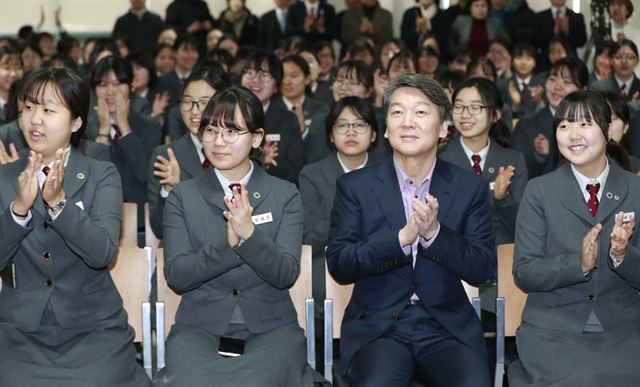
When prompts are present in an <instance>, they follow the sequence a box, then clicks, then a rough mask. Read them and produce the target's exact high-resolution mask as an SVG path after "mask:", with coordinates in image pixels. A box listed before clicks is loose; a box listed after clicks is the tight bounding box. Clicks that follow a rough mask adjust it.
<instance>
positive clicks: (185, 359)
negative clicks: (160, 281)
mask: <svg viewBox="0 0 640 387" xmlns="http://www.w3.org/2000/svg"><path fill="white" fill-rule="evenodd" d="M263 119H264V112H263V107H262V103H261V102H260V100H259V99H258V98H257V97H256V96H255V94H254V93H252V92H251V91H250V90H248V89H246V88H244V87H242V86H234V87H231V88H228V89H226V90H223V91H221V92H218V93H217V94H216V95H214V96H213V98H212V99H211V100H210V102H209V104H208V105H207V107H206V108H205V111H204V112H203V114H202V120H201V123H200V129H199V131H198V135H199V136H200V139H201V141H202V142H203V149H204V152H205V156H206V157H207V159H208V160H209V161H210V162H211V165H212V167H213V168H209V169H207V171H206V172H205V173H203V174H202V175H200V177H198V178H195V179H191V180H188V181H186V182H184V183H181V184H179V185H178V186H176V187H175V188H174V189H173V190H172V191H171V193H170V195H169V198H168V199H167V202H166V204H165V209H164V226H163V227H164V242H165V256H166V260H165V266H164V271H165V275H166V278H167V282H168V283H169V285H170V286H171V287H172V288H173V289H175V290H176V291H177V292H178V293H181V294H182V301H181V304H180V307H179V309H178V313H177V315H176V323H175V325H173V327H172V328H171V332H170V334H169V338H168V340H167V358H166V364H167V367H166V368H165V369H164V372H163V373H162V374H161V375H160V377H159V379H158V381H157V385H158V386H212V385H213V386H301V385H303V370H304V365H305V339H304V333H303V331H302V329H301V328H300V327H299V326H298V322H297V317H296V311H295V309H294V307H293V304H292V302H291V298H290V297H289V291H288V288H289V287H290V286H291V285H292V284H293V282H294V281H295V280H296V278H297V277H298V275H299V273H300V249H301V244H302V222H303V219H302V218H303V213H302V202H301V200H300V195H299V193H298V191H297V189H296V188H295V186H294V185H293V184H291V183H289V182H286V181H284V180H281V179H278V178H275V177H273V176H270V175H268V174H267V173H266V172H265V171H264V169H262V168H260V167H259V165H258V164H256V163H255V162H253V161H251V159H250V157H249V155H250V153H251V150H252V149H256V148H258V147H259V146H260V144H261V142H262V141H263V138H264V129H263V127H262V126H263ZM227 338H231V339H235V340H236V341H240V342H243V343H244V353H243V354H242V355H240V356H238V357H234V358H223V357H221V356H220V355H219V354H218V349H219V348H220V342H221V341H222V342H224V341H226V340H227ZM222 348H223V349H224V346H223V347H222Z"/></svg>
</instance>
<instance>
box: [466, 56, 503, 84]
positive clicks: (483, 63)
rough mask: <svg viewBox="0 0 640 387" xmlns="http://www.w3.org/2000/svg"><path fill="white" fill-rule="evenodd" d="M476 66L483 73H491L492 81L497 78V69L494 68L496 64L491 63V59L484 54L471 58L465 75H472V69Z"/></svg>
mask: <svg viewBox="0 0 640 387" xmlns="http://www.w3.org/2000/svg"><path fill="white" fill-rule="evenodd" d="M477 67H480V68H482V72H484V73H485V74H486V73H489V74H491V76H492V77H493V81H494V82H495V81H497V80H498V70H496V65H495V64H493V62H492V61H491V59H489V58H487V57H486V56H479V57H477V58H474V59H472V60H471V62H469V65H468V66H467V77H471V76H473V71H474V70H475V69H476V68H477Z"/></svg>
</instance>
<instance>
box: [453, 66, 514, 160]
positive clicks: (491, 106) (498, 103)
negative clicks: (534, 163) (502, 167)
mask: <svg viewBox="0 0 640 387" xmlns="http://www.w3.org/2000/svg"><path fill="white" fill-rule="evenodd" d="M466 88H475V89H476V90H478V94H480V98H481V99H482V104H483V105H484V106H485V109H487V113H488V115H489V120H490V121H492V122H493V124H492V125H491V128H490V129H489V136H491V138H492V139H494V140H495V141H496V142H497V143H498V144H500V145H501V146H503V147H507V148H508V147H509V144H510V142H511V141H510V140H511V132H510V131H509V128H508V127H507V125H506V124H505V123H504V121H502V117H501V116H500V115H499V114H500V113H501V112H502V106H503V103H502V97H501V95H500V91H499V90H498V87H497V86H496V84H495V83H493V82H491V81H490V80H488V79H486V78H480V77H474V78H469V79H467V80H466V81H464V82H462V83H461V84H459V85H458V87H456V89H455V90H454V91H453V95H452V96H451V101H453V102H455V100H456V97H457V96H458V93H460V90H462V89H466Z"/></svg>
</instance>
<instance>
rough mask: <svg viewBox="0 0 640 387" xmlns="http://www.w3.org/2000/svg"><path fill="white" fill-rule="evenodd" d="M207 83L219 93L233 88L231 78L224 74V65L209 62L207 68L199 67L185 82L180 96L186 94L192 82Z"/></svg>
mask: <svg viewBox="0 0 640 387" xmlns="http://www.w3.org/2000/svg"><path fill="white" fill-rule="evenodd" d="M195 81H205V82H206V83H207V84H208V85H209V86H211V87H213V89H214V90H215V91H216V93H217V92H220V91H222V90H224V89H227V88H229V87H231V77H229V75H228V74H227V73H225V72H224V69H223V68H222V65H220V64H219V63H217V62H209V64H208V65H207V66H198V67H197V68H196V69H195V70H193V72H192V73H191V75H189V77H188V78H187V80H186V81H184V85H183V86H182V90H181V91H180V95H181V96H182V94H184V91H185V89H186V88H187V86H188V85H189V84H190V83H191V82H195Z"/></svg>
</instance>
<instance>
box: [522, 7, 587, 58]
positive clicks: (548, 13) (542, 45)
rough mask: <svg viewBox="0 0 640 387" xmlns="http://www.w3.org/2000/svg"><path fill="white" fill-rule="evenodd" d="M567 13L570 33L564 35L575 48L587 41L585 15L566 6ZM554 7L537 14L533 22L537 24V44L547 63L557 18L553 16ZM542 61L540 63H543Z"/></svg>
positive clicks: (535, 39)
mask: <svg viewBox="0 0 640 387" xmlns="http://www.w3.org/2000/svg"><path fill="white" fill-rule="evenodd" d="M565 10H566V12H565V15H566V16H567V17H568V18H569V33H568V34H567V35H565V36H563V37H564V38H565V39H566V40H567V42H569V44H570V45H571V46H573V48H574V49H578V48H579V47H582V46H584V44H585V43H586V42H587V28H586V26H585V24H584V17H582V15H581V14H579V13H575V12H573V11H572V10H570V9H569V8H565ZM552 11H553V10H552V9H551V8H548V9H546V10H544V11H540V12H538V13H537V14H536V16H535V19H534V20H533V21H532V22H531V24H533V25H534V26H536V32H535V33H534V34H533V39H534V42H535V45H536V46H537V47H538V50H539V51H540V57H539V58H540V59H541V60H542V62H544V63H545V64H546V63H548V57H549V55H548V54H549V41H550V40H551V39H552V38H553V36H554V35H555V34H554V31H553V29H554V26H555V20H554V18H553V13H552ZM541 64H542V63H538V65H541Z"/></svg>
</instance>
